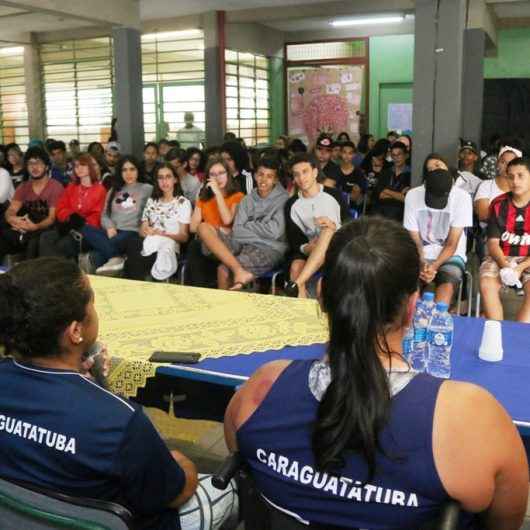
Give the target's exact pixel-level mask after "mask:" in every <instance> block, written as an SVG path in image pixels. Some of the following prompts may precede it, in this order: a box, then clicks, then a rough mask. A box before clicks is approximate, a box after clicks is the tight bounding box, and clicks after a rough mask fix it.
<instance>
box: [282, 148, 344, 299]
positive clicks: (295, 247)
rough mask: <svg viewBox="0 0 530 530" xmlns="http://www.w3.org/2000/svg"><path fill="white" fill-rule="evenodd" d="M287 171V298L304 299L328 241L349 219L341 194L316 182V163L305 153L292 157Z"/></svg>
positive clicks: (319, 265)
mask: <svg viewBox="0 0 530 530" xmlns="http://www.w3.org/2000/svg"><path fill="white" fill-rule="evenodd" d="M291 172H292V174H293V178H294V182H295V184H296V188H297V192H296V193H295V195H293V196H292V197H291V198H290V199H289V200H288V201H287V203H286V205H285V223H286V231H287V240H288V242H289V254H290V255H289V263H290V264H289V282H288V283H287V285H286V293H287V294H288V295H289V296H298V297H300V298H305V297H307V295H308V293H307V283H308V282H309V280H310V279H311V277H312V276H313V275H314V274H315V273H316V272H317V271H318V270H319V269H320V267H321V266H322V264H323V263H324V256H325V254H326V250H327V248H328V245H329V242H330V240H331V238H332V237H333V234H334V233H335V230H337V229H338V228H340V226H341V224H342V223H343V222H345V221H347V220H349V219H350V212H349V210H348V207H347V205H346V204H345V202H344V199H343V197H342V194H341V192H340V191H338V190H336V189H335V188H329V187H326V186H324V185H322V184H320V183H319V182H318V179H317V177H318V163H317V161H316V159H315V158H314V157H313V156H312V155H309V154H299V155H296V156H295V157H294V158H293V159H292V161H291Z"/></svg>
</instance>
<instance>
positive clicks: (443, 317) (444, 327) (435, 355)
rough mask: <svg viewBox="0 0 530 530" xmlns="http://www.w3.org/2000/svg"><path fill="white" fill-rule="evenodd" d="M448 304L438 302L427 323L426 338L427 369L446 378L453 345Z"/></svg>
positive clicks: (451, 320)
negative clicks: (427, 348)
mask: <svg viewBox="0 0 530 530" xmlns="http://www.w3.org/2000/svg"><path fill="white" fill-rule="evenodd" d="M448 309H449V307H448V305H447V304H445V303H443V302H439V303H438V304H436V309H435V311H434V312H433V314H432V317H431V321H430V323H429V331H428V333H427V340H428V343H429V356H428V359H427V371H428V372H429V373H430V374H431V375H433V376H435V377H443V378H445V379H447V378H448V377H449V376H450V375H451V348H452V346H453V317H452V316H451V315H450V314H449V312H448Z"/></svg>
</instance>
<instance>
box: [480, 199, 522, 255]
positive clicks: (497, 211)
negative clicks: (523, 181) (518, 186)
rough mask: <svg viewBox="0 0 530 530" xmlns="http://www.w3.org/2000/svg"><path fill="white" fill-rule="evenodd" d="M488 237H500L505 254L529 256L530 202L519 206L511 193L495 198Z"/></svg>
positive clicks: (489, 219)
mask: <svg viewBox="0 0 530 530" xmlns="http://www.w3.org/2000/svg"><path fill="white" fill-rule="evenodd" d="M488 238H493V239H499V243H500V246H501V249H502V251H503V252H504V255H505V256H518V257H526V256H529V255H530V202H529V203H527V204H526V206H522V207H521V208H518V207H517V206H515V204H514V203H513V200H512V194H511V193H505V194H503V195H499V196H498V197H496V198H495V199H493V201H492V203H491V204H490V213H489V218H488Z"/></svg>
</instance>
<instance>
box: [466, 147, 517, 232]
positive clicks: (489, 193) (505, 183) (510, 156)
mask: <svg viewBox="0 0 530 530" xmlns="http://www.w3.org/2000/svg"><path fill="white" fill-rule="evenodd" d="M522 156H523V153H522V151H520V150H519V149H516V148H515V147H510V146H509V145H505V146H503V147H501V149H500V151H499V156H498V158H497V176H496V177H495V178H494V179H492V180H486V181H484V182H482V183H481V184H480V186H479V187H478V189H477V192H476V194H475V203H474V207H475V211H476V214H477V216H478V218H479V221H480V225H481V226H482V228H484V229H485V228H486V227H487V225H488V217H489V208H490V204H491V202H492V201H493V199H495V198H496V197H498V196H499V195H503V194H504V193H507V192H508V191H510V182H509V180H508V173H507V171H506V169H507V167H508V164H509V163H510V162H511V161H512V160H514V159H515V158H521V157H522Z"/></svg>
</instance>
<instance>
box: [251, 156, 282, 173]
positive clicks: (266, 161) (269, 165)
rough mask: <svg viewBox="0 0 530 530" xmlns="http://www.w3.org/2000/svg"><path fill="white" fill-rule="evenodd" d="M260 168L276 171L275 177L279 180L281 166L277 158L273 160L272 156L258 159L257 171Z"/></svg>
mask: <svg viewBox="0 0 530 530" xmlns="http://www.w3.org/2000/svg"><path fill="white" fill-rule="evenodd" d="M260 167H264V168H265V169H272V170H274V171H276V176H277V177H278V178H280V176H281V171H282V165H281V163H280V161H279V160H278V158H274V157H272V156H264V157H263V158H260V159H259V161H258V165H257V168H256V169H259V168H260Z"/></svg>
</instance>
